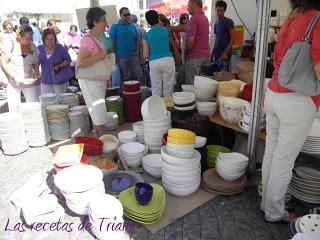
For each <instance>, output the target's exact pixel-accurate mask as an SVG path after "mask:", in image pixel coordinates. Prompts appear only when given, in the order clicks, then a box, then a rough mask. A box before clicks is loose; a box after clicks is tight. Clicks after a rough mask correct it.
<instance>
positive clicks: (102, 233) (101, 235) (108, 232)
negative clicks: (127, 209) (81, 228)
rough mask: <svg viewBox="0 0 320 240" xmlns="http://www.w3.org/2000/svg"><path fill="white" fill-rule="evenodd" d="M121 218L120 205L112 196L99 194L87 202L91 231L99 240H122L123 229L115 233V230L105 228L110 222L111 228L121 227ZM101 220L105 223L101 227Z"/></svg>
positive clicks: (121, 208)
mask: <svg viewBox="0 0 320 240" xmlns="http://www.w3.org/2000/svg"><path fill="white" fill-rule="evenodd" d="M122 216H123V207H122V204H121V202H120V201H119V200H118V199H117V198H115V197H114V196H112V195H109V194H101V195H98V196H96V197H95V198H93V199H91V200H90V202H89V221H90V223H91V224H92V229H91V231H92V233H93V234H94V235H95V236H96V237H97V238H98V239H100V240H109V239H114V240H117V239H119V240H120V239H123V236H124V233H125V229H122V227H121V229H120V230H118V231H115V228H112V227H107V226H108V225H107V222H112V225H113V226H123V225H124V220H123V217H122ZM103 218H104V219H105V221H106V224H105V225H104V224H103V225H101V222H102V219H103ZM118 224H120V225H118ZM121 230H122V231H121Z"/></svg>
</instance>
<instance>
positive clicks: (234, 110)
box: [220, 97, 250, 124]
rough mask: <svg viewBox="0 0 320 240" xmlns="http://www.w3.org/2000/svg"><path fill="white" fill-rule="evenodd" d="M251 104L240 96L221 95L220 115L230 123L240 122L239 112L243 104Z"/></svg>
mask: <svg viewBox="0 0 320 240" xmlns="http://www.w3.org/2000/svg"><path fill="white" fill-rule="evenodd" d="M246 105H250V104H249V103H248V102H247V101H245V100H242V99H240V98H232V97H220V115H221V117H222V119H223V120H225V121H226V122H228V123H230V124H238V123H239V120H240V117H239V114H240V112H241V111H242V109H243V106H246Z"/></svg>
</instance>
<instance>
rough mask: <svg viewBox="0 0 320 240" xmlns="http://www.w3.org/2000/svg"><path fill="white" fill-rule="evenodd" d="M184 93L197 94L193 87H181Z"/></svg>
mask: <svg viewBox="0 0 320 240" xmlns="http://www.w3.org/2000/svg"><path fill="white" fill-rule="evenodd" d="M181 88H182V92H193V93H194V92H195V91H196V89H195V88H194V86H193V85H181Z"/></svg>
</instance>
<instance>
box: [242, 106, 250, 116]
mask: <svg viewBox="0 0 320 240" xmlns="http://www.w3.org/2000/svg"><path fill="white" fill-rule="evenodd" d="M242 111H243V112H245V113H246V114H247V115H249V116H250V115H251V105H249V104H245V105H242Z"/></svg>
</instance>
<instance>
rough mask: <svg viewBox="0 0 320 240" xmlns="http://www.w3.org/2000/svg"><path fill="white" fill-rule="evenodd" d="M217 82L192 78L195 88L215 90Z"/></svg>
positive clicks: (205, 78) (202, 78)
mask: <svg viewBox="0 0 320 240" xmlns="http://www.w3.org/2000/svg"><path fill="white" fill-rule="evenodd" d="M218 84H219V82H218V81H216V80H213V79H211V78H207V77H203V76H195V77H194V86H195V88H213V87H215V88H217V87H218Z"/></svg>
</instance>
